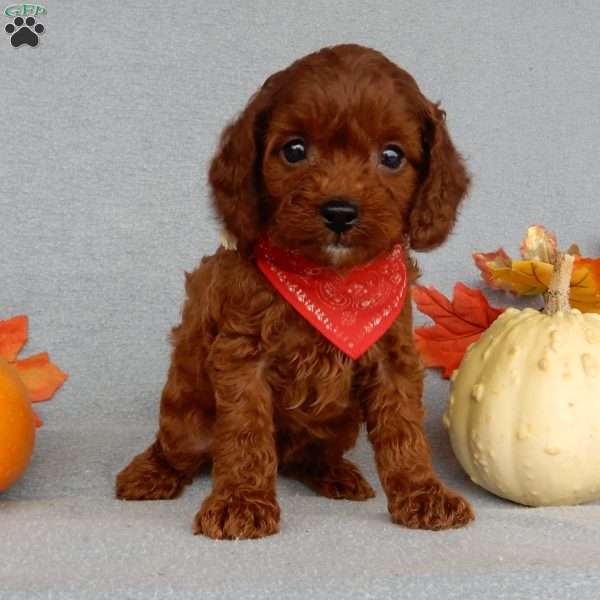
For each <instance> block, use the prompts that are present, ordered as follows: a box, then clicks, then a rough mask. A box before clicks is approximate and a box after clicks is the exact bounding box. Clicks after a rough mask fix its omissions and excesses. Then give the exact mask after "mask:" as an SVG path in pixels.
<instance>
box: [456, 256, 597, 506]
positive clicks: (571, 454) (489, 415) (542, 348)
mask: <svg viewBox="0 0 600 600" xmlns="http://www.w3.org/2000/svg"><path fill="white" fill-rule="evenodd" d="M561 260H562V261H563V263H562V264H563V266H564V269H562V274H559V271H560V270H561V269H555V276H553V283H552V282H551V287H550V292H549V302H548V305H547V307H546V313H553V314H546V313H542V312H539V311H536V310H533V309H531V308H527V309H525V310H517V309H515V308H509V309H507V310H506V311H505V312H504V313H503V314H502V315H501V316H500V317H499V318H498V319H497V320H496V321H495V322H494V323H493V324H492V325H491V327H490V328H489V329H488V330H487V331H486V332H485V333H484V334H483V335H482V336H481V338H480V339H479V340H478V341H477V342H476V343H475V344H473V345H472V346H471V347H470V348H469V350H468V351H467V353H466V354H465V357H464V359H463V361H462V364H461V365H460V368H459V369H458V370H457V371H455V374H454V376H453V383H452V389H451V395H450V401H449V407H448V411H447V413H446V414H445V415H444V424H445V425H446V427H447V428H448V430H449V434H450V441H451V444H452V448H453V450H454V453H455V454H456V457H457V458H458V461H459V462H460V464H461V465H462V467H463V468H464V469H465V471H466V472H467V473H468V474H469V475H470V477H471V479H472V480H473V481H474V482H475V483H477V484H478V485H480V486H482V487H484V488H485V489H487V490H489V491H490V492H492V493H494V494H497V495H498V496H502V497H504V498H508V499H509V500H512V501H514V502H519V503H521V504H526V505H529V506H542V505H560V504H578V503H581V502H587V501H589V500H592V499H594V498H598V497H600V315H598V314H591V313H586V314H582V313H581V312H580V311H579V310H576V309H571V308H570V307H569V305H568V282H569V279H570V274H571V269H572V260H573V259H572V257H569V256H568V255H566V256H565V255H560V256H559V259H558V261H559V262H557V265H558V264H560V261H561ZM567 276H568V277H567ZM565 277H567V278H566V282H567V283H566V286H567V287H566V291H565V288H564V285H565V284H564V281H565ZM561 278H562V282H563V283H562V288H561V289H562V291H560V289H559V288H560V285H559V283H558V281H559V279H561ZM565 295H566V298H567V300H566V302H565ZM554 311H556V312H554Z"/></svg>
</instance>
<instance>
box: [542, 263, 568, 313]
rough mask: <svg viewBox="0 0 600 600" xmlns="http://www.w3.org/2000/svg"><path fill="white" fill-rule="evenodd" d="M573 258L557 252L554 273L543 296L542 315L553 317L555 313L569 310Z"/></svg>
mask: <svg viewBox="0 0 600 600" xmlns="http://www.w3.org/2000/svg"><path fill="white" fill-rule="evenodd" d="M574 261H575V258H574V257H573V256H571V255H570V254H565V253H564V252H557V253H556V257H555V258H554V271H553V272H552V277H551V278H550V285H549V286H548V291H547V292H546V293H545V294H544V300H545V301H546V307H545V308H544V313H545V314H547V315H554V314H556V313H557V312H566V311H569V310H571V304H570V303H569V292H570V291H571V274H572V273H573V263H574Z"/></svg>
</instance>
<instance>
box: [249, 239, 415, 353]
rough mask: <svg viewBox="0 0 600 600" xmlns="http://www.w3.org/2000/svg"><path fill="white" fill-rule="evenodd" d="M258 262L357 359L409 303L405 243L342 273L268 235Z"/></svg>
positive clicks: (258, 248) (283, 291) (279, 287)
mask: <svg viewBox="0 0 600 600" xmlns="http://www.w3.org/2000/svg"><path fill="white" fill-rule="evenodd" d="M254 255H255V258H256V263H257V265H258V267H259V268H260V270H261V271H262V272H263V274H264V275H265V277H266V278H267V279H268V280H269V281H270V283H271V284H272V285H273V287H274V288H275V289H276V290H277V291H278V292H279V293H280V294H281V295H282V296H283V298H285V300H287V302H289V303H290V304H291V305H292V306H293V307H294V308H295V309H296V310H297V311H298V312H299V313H300V314H301V315H302V316H303V317H304V318H305V319H306V320H307V321H308V322H309V323H310V324H311V325H312V326H313V327H315V328H316V329H317V330H318V331H320V332H321V333H322V334H323V335H324V336H325V337H326V338H327V339H328V340H329V341H331V342H332V343H333V344H334V345H335V346H337V347H338V348H339V349H340V350H342V351H343V352H345V353H346V354H347V355H348V356H350V357H352V358H358V357H359V356H360V355H361V354H363V353H364V352H365V351H366V350H367V349H368V348H369V347H370V346H371V345H373V344H374V343H375V342H376V341H377V340H378V339H379V338H380V337H381V336H382V335H383V334H384V333H385V332H386V331H387V330H388V329H389V327H390V326H391V325H392V323H393V322H394V320H395V319H396V318H397V316H398V315H399V313H400V311H401V310H402V308H403V306H404V303H405V302H406V295H407V287H408V284H407V271H406V263H405V259H404V249H403V247H402V246H401V245H397V246H394V248H393V250H392V251H391V252H390V253H389V254H387V255H385V256H382V257H378V258H376V259H374V260H372V261H371V262H369V263H367V264H365V265H360V266H358V267H355V268H353V269H351V270H350V271H349V272H347V273H345V274H344V275H340V274H339V273H337V272H336V271H335V270H334V269H332V268H330V267H324V266H320V265H316V264H314V263H311V262H309V261H307V260H306V259H305V258H304V257H302V256H301V255H300V254H299V253H298V252H295V251H291V250H286V249H284V248H279V247H277V246H273V245H271V243H270V241H269V239H268V238H267V237H262V238H261V239H260V240H259V241H258V243H257V244H256V246H255V248H254Z"/></svg>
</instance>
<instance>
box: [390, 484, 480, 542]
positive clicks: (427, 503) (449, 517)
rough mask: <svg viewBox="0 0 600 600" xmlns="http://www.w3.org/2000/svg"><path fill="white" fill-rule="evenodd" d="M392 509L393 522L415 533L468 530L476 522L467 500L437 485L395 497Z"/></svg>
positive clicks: (392, 501) (422, 487)
mask: <svg viewBox="0 0 600 600" xmlns="http://www.w3.org/2000/svg"><path fill="white" fill-rule="evenodd" d="M388 506H389V510H390V514H391V516H392V521H394V523H398V524H400V525H404V526H406V527H410V528H411V529H433V530H439V529H450V528H453V527H464V526H465V525H466V524H467V523H469V522H471V521H472V520H473V519H474V518H475V515H474V514H473V511H472V510H471V507H470V506H469V503H468V502H467V501H466V500H464V499H463V498H462V497H461V496H459V495H458V494H456V493H454V492H452V491H450V490H448V489H446V488H445V487H444V486H443V485H442V484H440V483H439V482H437V481H433V482H429V483H427V484H425V485H423V486H421V487H419V488H416V489H413V490H411V491H410V492H409V493H408V494H405V495H403V496H400V495H398V496H391V497H390V500H389V503H388Z"/></svg>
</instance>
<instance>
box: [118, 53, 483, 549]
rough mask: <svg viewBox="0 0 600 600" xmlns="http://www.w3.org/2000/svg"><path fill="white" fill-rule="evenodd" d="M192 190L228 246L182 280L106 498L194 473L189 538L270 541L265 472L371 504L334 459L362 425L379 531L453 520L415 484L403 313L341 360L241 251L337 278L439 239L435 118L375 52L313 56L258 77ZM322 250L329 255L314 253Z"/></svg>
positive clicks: (439, 148) (406, 313) (147, 493)
mask: <svg viewBox="0 0 600 600" xmlns="http://www.w3.org/2000/svg"><path fill="white" fill-rule="evenodd" d="M291 138H302V139H303V140H304V141H305V143H306V146H307V152H308V154H307V159H306V160H304V161H302V163H301V164H288V163H287V162H286V161H285V160H284V159H283V158H282V154H281V148H282V146H283V145H284V144H285V143H286V142H287V141H289V140H290V139H291ZM392 142H393V143H395V144H396V145H397V146H399V147H400V148H401V149H402V151H403V152H404V156H405V159H404V161H403V163H402V166H401V167H400V168H399V169H397V170H390V169H387V168H384V167H383V166H382V165H381V164H380V162H379V157H380V153H381V150H382V147H383V146H384V145H385V144H389V143H392ZM209 181H210V184H211V187H212V193H213V200H214V206H215V209H216V211H217V213H218V214H219V216H220V217H221V219H222V221H223V223H224V224H225V226H226V228H227V229H228V231H230V232H231V233H233V234H234V235H235V236H236V238H237V240H238V250H226V249H224V248H220V249H219V250H218V251H217V253H216V254H215V255H213V256H210V257H206V258H204V259H203V260H202V263H201V264H200V266H199V267H198V268H197V269H196V270H195V271H194V272H193V273H191V274H188V275H187V281H186V292H187V299H186V302H185V305H184V309H183V318H182V322H181V324H180V325H179V326H178V327H176V328H174V329H173V332H172V343H173V354H172V362H171V366H170V369H169V374H168V380H167V383H166V385H165V388H164V390H163V394H162V399H161V407H160V427H159V432H158V435H157V439H156V441H155V442H154V443H153V445H152V446H151V447H150V448H149V449H148V450H146V451H145V452H144V453H143V454H140V455H139V456H137V457H136V458H135V459H134V460H133V461H132V462H131V464H130V465H129V466H128V467H126V468H125V469H124V470H123V471H122V472H121V473H120V474H119V475H118V477H117V495H118V497H120V498H125V499H156V498H172V497H174V496H176V495H177V494H178V493H179V492H180V491H181V488H182V487H183V485H184V484H185V483H186V482H188V481H190V479H191V477H192V476H193V475H194V474H195V473H196V472H197V471H198V470H199V469H200V468H201V467H202V466H203V465H204V464H206V463H208V462H209V461H211V460H212V463H213V471H212V476H213V491H212V493H211V494H210V496H209V497H208V498H207V499H206V500H205V501H204V503H203V504H202V507H201V509H200V511H199V513H198V515H197V516H196V520H195V529H194V531H195V532H196V533H203V534H205V535H208V536H210V537H213V538H256V537H262V536H265V535H269V534H272V533H275V532H277V531H278V529H279V506H278V504H277V499H276V479H277V473H278V470H279V471H281V472H282V473H283V474H287V475H289V476H293V477H297V478H299V479H300V480H302V481H304V482H306V483H307V484H308V485H310V486H311V487H312V488H313V489H314V490H316V491H317V492H318V493H320V494H323V495H325V496H327V497H330V498H347V499H352V500H365V499H367V498H370V497H372V496H373V495H374V492H373V490H372V488H371V486H370V485H369V484H368V483H367V482H366V481H365V479H364V478H363V477H362V475H361V474H360V472H359V470H358V469H357V468H356V466H354V465H353V464H352V463H350V462H349V461H347V460H346V459H345V458H344V454H345V452H347V451H348V450H350V449H351V448H352V447H353V446H354V444H355V441H356V438H357V436H358V433H359V428H360V425H361V423H363V422H365V421H366V424H367V430H368V435H369V439H370V441H371V443H372V445H373V448H374V451H375V459H376V463H377V469H378V472H379V476H380V479H381V482H382V485H383V488H384V490H385V493H386V494H387V497H388V506H389V510H390V513H391V517H392V520H393V521H394V522H396V523H400V524H403V525H406V526H408V527H419V528H427V529H444V528H448V527H459V526H462V525H465V524H466V523H468V522H469V521H470V520H471V519H472V518H473V513H472V512H471V509H470V507H469V505H468V504H467V503H466V502H465V501H464V500H463V499H462V498H460V497H459V496H457V495H456V494H454V493H453V492H451V491H449V490H448V489H446V488H445V487H444V486H443V485H442V484H441V483H440V482H439V481H438V479H437V478H436V476H435V474H434V473H433V471H432V466H431V459H430V449H429V445H428V443H427V441H426V439H425V436H424V432H423V417H424V411H423V406H422V401H421V395H422V387H423V385H422V380H423V373H422V366H421V363H420V360H419V356H418V354H417V351H416V349H415V346H414V344H413V337H412V316H411V306H410V302H408V303H407V304H406V306H405V307H404V309H403V311H402V313H401V314H400V316H399V317H398V319H397V320H396V322H395V323H394V324H393V326H392V327H391V328H390V329H389V330H388V331H387V332H386V334H385V335H384V336H383V337H382V338H381V339H380V340H379V342H377V343H376V344H375V345H374V346H372V347H371V348H370V349H369V350H368V351H367V352H366V353H365V354H364V355H363V356H362V357H360V359H358V360H356V361H354V360H351V359H350V358H348V357H347V356H345V355H344V354H343V353H342V352H341V351H339V350H338V349H337V348H335V347H334V346H332V345H331V344H330V343H329V342H328V341H327V340H326V339H325V338H324V337H323V336H322V335H321V334H320V333H318V332H317V331H316V330H315V329H314V328H313V327H311V326H310V325H309V324H308V323H307V322H306V321H305V320H304V319H303V318H302V317H300V316H299V315H298V314H297V313H296V312H295V310H294V309H293V308H292V307H291V306H290V305H289V304H287V303H286V302H285V301H284V300H283V299H282V298H281V297H280V296H279V295H278V294H277V292H275V290H274V289H273V288H272V287H271V285H270V284H269V283H268V282H267V280H266V279H265V278H264V277H263V275H262V274H261V272H260V271H259V270H258V269H257V267H256V264H255V262H254V258H253V255H252V248H253V245H254V242H255V240H256V238H257V236H258V235H259V234H260V233H262V232H266V233H267V234H268V235H269V236H270V238H271V240H272V241H273V243H275V244H277V245H281V246H284V247H287V248H294V249H298V250H300V251H301V252H302V253H303V254H304V256H305V257H306V258H308V259H310V260H313V261H316V262H318V263H321V264H329V265H333V266H335V267H336V268H338V269H340V270H344V269H346V268H348V267H350V266H352V265H356V264H360V263H364V262H365V261H368V260H370V259H372V258H373V257H375V256H377V255H379V254H381V253H383V252H386V251H388V250H390V249H391V248H392V247H393V246H394V244H398V243H402V244H404V245H405V246H406V247H407V248H408V247H412V248H414V249H419V250H424V249H429V248H433V247H435V246H437V245H439V244H440V243H442V242H443V241H444V240H445V239H446V237H447V236H448V234H449V232H450V230H451V229H452V226H453V224H454V221H455V218H456V211H457V208H458V205H459V203H460V200H461V199H462V197H463V196H464V194H465V192H466V190H467V186H468V176H467V173H466V171H465V169H464V166H463V163H462V159H461V157H460V155H459V154H458V153H457V152H456V150H455V149H454V147H453V145H452V142H451V140H450V137H449V136H448V132H447V130H446V127H445V123H444V113H443V111H442V110H441V109H440V108H439V107H438V106H437V105H434V104H432V103H431V102H429V101H428V100H427V99H426V98H425V97H424V96H423V95H422V94H421V92H420V91H419V88H418V87H417V84H416V83H415V81H414V80H413V78H412V77H411V76H410V75H409V74H408V73H406V72H405V71H403V70H401V69H400V68H399V67H397V66H396V65H394V64H393V63H391V62H390V61H389V60H387V59H386V58H385V57H384V56H383V55H381V54H380V53H378V52H376V51H374V50H370V49H367V48H363V47H360V46H355V45H344V46H337V47H333V48H326V49H323V50H321V51H320V52H317V53H314V54H311V55H309V56H307V57H305V58H303V59H301V60H299V61H297V62H295V63H293V64H292V65H291V66H290V67H289V68H287V69H286V70H284V71H281V72H279V73H276V74H275V75H273V76H271V77H270V78H269V79H268V80H267V81H266V82H265V84H264V85H263V87H262V88H261V89H260V90H259V91H258V93H257V94H256V95H255V96H254V97H253V98H252V99H251V100H250V102H249V104H248V106H247V107H246V109H245V110H244V112H243V113H242V114H241V116H240V117H239V118H238V119H237V120H236V121H234V122H233V123H232V124H231V125H229V126H228V127H227V128H226V129H225V131H224V133H223V137H222V140H221V144H220V147H219V150H218V152H217V154H216V156H215V158H214V159H213V162H212V165H211V168H210V173H209ZM332 197H336V198H339V197H343V198H351V199H352V200H353V201H354V202H355V203H356V204H357V205H358V207H359V210H360V218H359V222H358V223H357V224H356V225H355V226H354V227H352V228H351V229H350V230H349V231H347V232H345V233H343V234H341V235H337V234H335V233H334V232H332V231H331V230H330V229H328V228H327V227H325V226H324V224H323V220H322V217H321V216H320V214H319V206H320V204H321V203H322V202H323V201H325V200H327V199H329V198H332ZM340 243H342V244H343V247H344V248H345V250H344V252H343V253H342V255H338V254H335V253H334V254H332V253H331V252H330V248H331V247H332V245H333V246H335V245H336V244H340ZM407 266H408V267H409V273H410V280H411V283H412V282H414V281H415V279H416V277H417V269H416V267H415V265H414V263H413V262H412V260H410V259H409V260H408V265H407Z"/></svg>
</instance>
